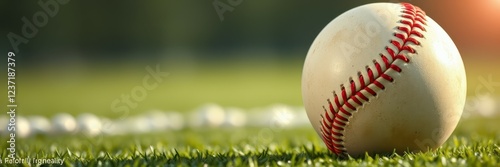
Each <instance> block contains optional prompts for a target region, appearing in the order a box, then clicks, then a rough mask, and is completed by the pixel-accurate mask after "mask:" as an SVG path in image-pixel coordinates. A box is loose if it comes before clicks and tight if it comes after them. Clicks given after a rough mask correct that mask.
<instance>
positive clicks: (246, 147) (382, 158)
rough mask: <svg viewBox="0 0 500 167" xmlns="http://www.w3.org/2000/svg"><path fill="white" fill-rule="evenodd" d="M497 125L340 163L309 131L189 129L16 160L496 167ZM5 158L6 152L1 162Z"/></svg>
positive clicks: (90, 140)
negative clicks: (432, 145) (425, 147)
mask: <svg viewBox="0 0 500 167" xmlns="http://www.w3.org/2000/svg"><path fill="white" fill-rule="evenodd" d="M498 121H500V118H495V119H493V118H491V119H486V120H485V119H478V118H476V119H474V118H472V119H466V120H462V122H461V123H460V125H459V127H458V129H457V131H456V132H455V133H454V135H453V136H452V137H451V138H450V139H449V140H448V141H447V142H446V143H445V144H444V146H443V147H441V148H439V149H438V150H436V151H430V152H424V153H408V154H404V155H398V154H392V155H375V156H366V157H361V158H339V157H337V156H335V155H333V154H332V153H330V152H329V151H328V150H327V149H326V147H325V146H324V145H323V144H322V142H321V141H320V140H319V137H317V136H316V134H315V133H314V131H313V130H312V129H311V128H309V127H304V128H298V129H274V130H272V129H269V128H241V129H236V128H227V129H187V130H183V131H167V132H164V133H161V134H146V135H140V136H133V135H129V136H97V137H88V136H83V135H72V136H64V137H56V138H54V137H49V136H38V137H36V138H28V139H22V140H19V142H18V143H21V144H20V145H19V146H18V148H19V149H20V150H21V151H20V152H19V153H18V155H19V157H31V158H39V159H41V158H60V159H64V164H63V165H64V166H164V165H167V166H170V165H173V166H177V165H183V166H204V165H208V166H498V165H500V133H498V130H497V128H498ZM124 139H125V140H124ZM6 154H7V153H6V151H5V150H3V153H2V159H4V158H5V156H6ZM25 165H27V164H25Z"/></svg>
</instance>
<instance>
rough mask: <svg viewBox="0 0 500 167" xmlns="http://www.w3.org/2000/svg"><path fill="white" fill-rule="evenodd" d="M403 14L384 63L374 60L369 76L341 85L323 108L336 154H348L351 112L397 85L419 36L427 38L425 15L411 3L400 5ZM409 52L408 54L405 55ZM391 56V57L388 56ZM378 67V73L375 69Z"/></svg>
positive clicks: (324, 128) (325, 132)
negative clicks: (346, 130)
mask: <svg viewBox="0 0 500 167" xmlns="http://www.w3.org/2000/svg"><path fill="white" fill-rule="evenodd" d="M401 5H402V8H403V9H402V11H401V13H402V14H401V15H400V20H399V24H400V26H396V31H395V32H394V34H393V36H394V37H393V39H391V40H390V41H389V45H388V46H386V47H385V48H384V52H385V53H380V54H379V55H380V57H381V63H379V61H380V60H379V61H377V60H375V59H374V60H373V66H372V67H369V66H368V65H367V66H365V70H366V73H365V74H364V75H363V73H362V72H361V71H358V76H357V79H358V81H357V82H356V81H355V80H354V79H353V78H352V77H351V78H349V87H348V88H347V89H346V87H344V85H343V84H341V85H340V90H341V93H340V97H339V96H338V95H337V93H336V92H335V91H334V92H333V100H331V99H327V102H328V105H327V106H328V108H327V107H325V106H323V109H324V113H323V114H322V115H321V121H320V124H321V136H322V139H323V141H324V142H325V144H326V146H327V147H328V149H329V150H330V151H332V152H334V153H335V154H337V155H347V149H346V148H345V146H344V128H345V127H346V126H347V124H348V122H349V119H350V118H351V116H352V113H353V112H355V111H356V110H357V108H358V107H361V106H363V104H365V102H368V101H370V98H374V97H376V96H377V92H380V91H383V90H385V89H386V85H387V84H388V83H392V82H394V78H395V77H396V76H395V75H396V74H398V73H401V72H402V69H401V67H400V66H402V65H404V64H406V63H409V62H410V59H409V58H408V57H409V55H408V54H410V53H411V54H417V53H416V50H415V49H414V48H413V47H412V44H413V45H418V46H420V42H419V41H418V40H417V38H416V37H419V38H424V35H423V34H422V32H425V31H426V29H425V27H424V26H425V25H426V18H425V16H426V15H425V12H424V11H422V10H421V9H420V8H418V7H416V6H413V5H412V4H409V3H401ZM405 52H406V54H405ZM387 55H389V56H387ZM373 67H375V70H372V68H373Z"/></svg>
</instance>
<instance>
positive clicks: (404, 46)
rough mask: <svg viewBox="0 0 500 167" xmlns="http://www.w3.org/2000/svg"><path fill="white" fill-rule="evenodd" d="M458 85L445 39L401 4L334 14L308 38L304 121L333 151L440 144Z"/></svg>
mask: <svg viewBox="0 0 500 167" xmlns="http://www.w3.org/2000/svg"><path fill="white" fill-rule="evenodd" d="M466 86H467V85H466V76H465V70H464V65H463V62H462V59H461V57H460V53H459V52H458V49H457V48H456V46H455V44H454V43H453V41H452V39H451V38H450V37H449V36H448V34H447V33H446V32H445V31H444V30H443V28H441V27H440V26H439V25H438V24H437V23H436V22H435V21H434V20H432V19H431V18H430V17H428V16H426V14H425V12H423V11H422V10H421V9H420V8H418V7H416V6H413V5H411V4H408V3H373V4H367V5H363V6H359V7H356V8H354V9H351V10H349V11H347V12H345V13H343V14H341V15H339V16H338V17H337V18H335V19H334V20H333V21H331V22H330V23H329V24H328V25H327V26H326V27H325V28H324V29H323V30H322V31H321V32H320V33H319V35H318V36H317V37H316V39H315V40H314V42H313V43H312V45H311V47H310V49H309V52H308V54H307V57H306V60H305V64H304V69H303V74H302V95H303V102H304V105H305V108H306V111H307V115H308V117H309V120H310V121H311V124H312V125H313V127H314V129H315V130H316V132H317V133H318V135H319V136H320V137H321V138H322V139H323V141H324V142H325V144H326V146H327V147H328V149H329V150H331V151H332V152H334V153H336V154H338V155H352V156H357V155H363V154H365V152H368V153H369V154H375V153H392V152H393V151H396V152H397V153H403V152H405V151H411V152H418V151H427V150H430V149H435V148H437V147H439V146H441V145H442V144H443V143H444V142H445V141H446V140H447V139H448V137H449V136H450V135H451V133H452V132H453V130H454V129H455V127H456V126H457V123H458V121H459V119H460V117H461V114H462V111H463V108H464V105H465V97H466Z"/></svg>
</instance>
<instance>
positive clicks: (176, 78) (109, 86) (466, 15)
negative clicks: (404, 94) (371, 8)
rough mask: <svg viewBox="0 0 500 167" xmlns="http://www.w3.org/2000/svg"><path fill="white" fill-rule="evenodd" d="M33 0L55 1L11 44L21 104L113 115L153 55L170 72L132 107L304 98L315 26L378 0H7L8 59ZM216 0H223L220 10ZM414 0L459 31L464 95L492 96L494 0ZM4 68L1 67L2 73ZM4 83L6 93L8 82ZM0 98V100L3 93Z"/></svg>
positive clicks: (497, 80) (2, 4)
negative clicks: (22, 40) (22, 39)
mask: <svg viewBox="0 0 500 167" xmlns="http://www.w3.org/2000/svg"><path fill="white" fill-rule="evenodd" d="M39 2H43V3H46V2H56V3H57V4H58V8H57V9H58V11H57V12H56V13H55V14H54V16H53V17H51V16H48V17H47V22H46V24H43V26H41V27H37V32H36V34H35V35H34V36H33V37H32V38H26V40H27V43H21V44H19V45H18V49H19V51H18V52H17V53H16V63H17V64H16V68H17V77H16V79H17V88H16V93H17V103H18V105H19V107H18V110H19V112H21V113H22V114H25V115H35V114H36V115H46V116H52V115H53V114H55V113H59V112H67V113H71V114H77V113H81V112H90V113H95V114H97V115H103V116H107V117H118V116H120V113H117V112H114V111H113V110H112V104H113V102H115V101H116V100H120V99H122V97H123V96H127V95H130V94H131V93H132V92H133V91H134V90H136V88H137V87H141V86H143V78H144V77H145V76H148V75H149V73H148V70H147V68H148V67H150V68H153V69H155V68H156V67H157V66H159V67H160V69H161V71H163V72H168V73H169V75H168V77H166V78H164V79H163V80H162V82H159V83H158V87H156V88H154V89H152V90H147V91H146V94H144V98H141V100H138V101H134V105H132V106H129V108H130V113H131V114H134V113H136V114H137V113H141V112H145V111H148V110H152V109H160V110H174V111H191V110H193V109H195V108H197V107H199V106H201V105H203V104H205V103H216V104H220V105H222V106H236V107H241V108H252V107H259V106H267V105H271V104H275V103H283V104H289V105H294V106H301V105H302V100H301V94H300V77H301V71H302V63H303V61H304V58H305V55H306V53H307V50H308V48H309V46H310V44H311V43H312V41H313V40H314V38H315V37H316V35H317V34H318V33H319V32H320V31H321V29H322V28H323V27H324V26H325V25H326V24H327V23H328V22H330V21H331V20H332V19H334V18H335V17H336V16H338V15H339V14H341V13H342V12H344V11H346V10H349V9H351V8H353V7H355V6H359V5H362V4H366V3H370V2H376V1H368V0H363V1H355V2H347V1H342V2H340V1H312V2H309V1H308V2H305V1H286V0H274V1H264V0H260V1H250V0H242V1H241V3H239V4H231V3H230V1H226V0H218V1H191V0H187V1H170V0H167V1H159V0H156V1H97V0H89V1H76V0H73V1H71V0H70V1H69V2H68V3H66V4H60V2H63V1H62V0H61V1H56V0H52V1H48V0H42V1H13V0H3V1H0V23H1V24H0V35H2V38H0V55H4V56H5V57H4V58H5V59H6V57H7V52H8V51H12V50H13V46H12V45H11V43H10V41H9V38H8V34H9V33H14V34H17V35H20V36H22V31H23V26H24V24H25V22H23V18H24V17H25V18H26V19H27V20H30V21H32V20H33V16H34V15H35V16H36V14H37V12H40V11H42V12H43V11H44V9H43V7H41V6H40V5H39ZM215 2H218V3H217V4H219V5H220V4H225V5H227V6H226V7H229V8H227V9H230V10H228V11H226V12H224V13H223V14H222V17H220V16H219V14H218V13H217V9H216V7H214V3H215ZM234 2H238V1H234ZM377 2H383V1H377ZM385 2H387V1H385ZM391 2H397V1H391ZM410 2H411V3H413V4H415V5H417V6H420V7H421V8H422V9H423V10H425V11H426V12H427V14H428V15H429V16H430V17H432V18H433V19H434V20H436V21H437V22H438V23H439V24H440V25H441V26H442V27H443V28H444V29H445V30H446V31H447V32H448V33H449V35H450V36H451V37H452V39H453V40H454V41H455V43H456V45H457V47H458V48H459V50H460V52H461V54H462V58H463V60H464V63H465V66H466V70H467V75H468V86H469V91H468V95H469V98H471V99H474V98H477V97H483V95H487V96H488V97H491V98H492V99H496V102H495V103H498V95H499V94H500V93H499V92H500V73H499V71H500V67H499V66H498V65H499V63H500V54H499V52H498V48H499V47H500V1H499V0H482V1H472V0H464V1H460V2H456V1H451V0H443V1H439V2H435V1H423V0H419V1H410ZM219 8H221V6H219ZM50 9H51V10H55V9H56V8H55V6H51V7H50ZM444 11H446V12H444ZM36 18H38V19H39V20H43V18H41V19H40V17H36ZM6 64H7V63H6V61H4V63H2V64H0V67H1V68H4V69H5V68H6ZM0 76H1V77H2V78H6V72H2V73H1V74H0ZM4 81H5V80H4ZM485 81H486V82H485ZM1 85H2V87H3V90H2V91H4V92H6V82H2V84H1ZM1 98H2V103H1V104H2V106H5V104H6V103H7V101H6V96H5V94H4V96H2V97H1ZM472 101H473V100H472ZM468 107H469V108H470V107H474V104H468ZM466 108H467V106H466ZM496 111H498V109H496Z"/></svg>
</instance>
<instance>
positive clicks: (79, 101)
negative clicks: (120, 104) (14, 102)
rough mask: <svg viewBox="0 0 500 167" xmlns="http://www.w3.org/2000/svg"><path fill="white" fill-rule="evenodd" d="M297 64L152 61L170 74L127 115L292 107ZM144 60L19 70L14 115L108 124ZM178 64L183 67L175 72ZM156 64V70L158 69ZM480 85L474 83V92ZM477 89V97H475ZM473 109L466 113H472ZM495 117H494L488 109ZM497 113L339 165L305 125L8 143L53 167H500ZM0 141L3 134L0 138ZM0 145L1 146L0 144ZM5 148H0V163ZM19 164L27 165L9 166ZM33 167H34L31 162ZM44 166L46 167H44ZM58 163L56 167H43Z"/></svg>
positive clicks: (476, 69)
mask: <svg viewBox="0 0 500 167" xmlns="http://www.w3.org/2000/svg"><path fill="white" fill-rule="evenodd" d="M302 61H303V60H290V61H282V60H272V59H270V60H266V61H262V60H259V61H253V62H252V61H247V60H244V61H228V62H223V63H219V64H217V65H213V64H204V63H203V62H191V63H183V64H182V65H181V66H179V65H178V66H176V65H175V64H168V63H166V64H163V63H158V64H161V67H162V69H165V71H166V72H169V73H170V75H169V76H168V77H167V79H165V81H164V82H162V83H161V84H160V86H159V87H158V88H156V89H154V90H152V91H149V92H148V94H147V97H146V99H145V100H142V101H138V102H137V103H138V106H137V107H134V108H131V111H130V113H129V114H130V115H137V114H141V113H143V112H146V111H149V110H151V109H160V110H173V111H179V112H181V113H185V112H189V111H191V110H193V109H195V108H197V107H199V106H200V105H202V104H204V103H207V102H213V103H216V104H219V105H221V106H235V107H240V108H243V109H248V108H252V107H256V106H267V105H270V104H275V103H284V104H288V105H294V106H301V105H302V102H301V95H300V75H301V67H302ZM493 64H495V63H494V62H493V63H492V64H488V63H485V64H483V63H477V62H470V61H467V62H466V67H467V75H468V86H469V91H468V95H469V98H475V97H477V96H478V95H479V94H478V93H485V92H486V93H490V94H491V95H492V96H493V97H496V96H498V93H499V92H500V91H498V90H496V89H498V88H500V87H497V86H496V85H493V86H494V87H493V88H494V89H487V88H488V87H487V86H488V85H486V86H485V85H484V83H482V79H481V78H483V80H484V78H486V80H487V79H488V76H489V75H492V76H493V78H494V81H497V80H498V79H497V78H500V76H498V73H497V72H495V71H498V70H497V69H498V67H496V66H495V65H493ZM155 65H157V64H154V63H153V64H151V63H137V64H134V65H130V64H124V65H120V64H118V65H115V66H113V69H111V68H109V67H106V66H102V67H98V66H96V67H95V68H94V66H92V67H93V68H89V67H86V68H77V67H68V68H62V67H61V68H54V69H46V68H45V67H39V68H43V69H44V70H39V69H36V68H34V69H29V70H28V69H27V70H24V71H21V72H20V77H19V80H18V81H19V85H18V86H19V90H20V91H19V98H18V100H19V111H20V112H19V113H21V115H27V116H29V115H41V116H45V117H51V116H53V115H54V114H56V113H60V112H65V113H70V114H72V115H77V114H79V113H82V112H89V113H93V114H96V115H99V116H104V117H109V118H116V117H119V116H120V115H119V114H117V113H115V112H112V111H111V110H110V104H111V103H112V101H113V100H115V99H117V98H120V96H121V95H123V94H130V92H131V90H133V89H134V87H136V86H140V85H141V84H142V83H141V81H142V79H143V77H144V76H146V75H148V74H147V71H146V70H145V67H147V66H153V67H154V66H155ZM183 66H186V67H183ZM163 67H165V68H163ZM482 84H483V85H482ZM478 87H479V88H482V89H480V91H477V90H478ZM472 110H473V109H472ZM496 112H498V110H496ZM499 127H500V116H499V114H496V116H494V117H485V116H482V115H481V114H470V116H467V117H464V118H463V119H462V120H461V122H460V123H459V126H458V128H457V129H456V131H455V132H454V133H453V135H452V137H450V139H449V140H448V141H447V142H446V143H445V144H444V145H443V147H441V148H439V149H438V150H435V151H429V152H424V153H408V154H403V155H398V154H392V155H374V156H365V157H357V158H352V157H350V158H340V157H337V156H335V155H334V154H332V153H330V152H329V151H328V149H326V147H325V146H324V144H323V143H322V141H321V140H320V138H319V137H318V136H317V135H316V134H315V132H314V130H313V129H312V128H311V127H309V126H304V127H298V128H292V129H291V128H272V127H253V128H249V127H242V128H224V127H222V128H208V127H207V128H200V129H194V128H186V129H182V130H169V131H165V132H161V133H149V134H141V135H133V134H128V135H119V136H106V135H98V136H92V137H91V136H85V135H82V134H72V135H66V136H50V135H39V136H35V137H29V138H18V141H17V142H16V144H17V149H18V152H17V156H18V157H19V158H28V157H29V158H32V159H33V158H36V159H43V158H56V159H64V162H63V165H62V166H165V165H166V166H179V165H181V166H500V130H499V129H498V128H499ZM0 139H1V140H2V141H6V140H7V139H8V138H7V137H6V136H2V137H0ZM0 146H1V148H7V147H8V144H7V143H5V142H2V144H0ZM7 155H8V151H7V150H5V149H2V151H0V157H1V160H2V161H4V162H2V163H0V166H3V165H9V164H8V163H7V162H5V158H6V157H7ZM18 165H19V166H29V165H30V164H29V163H24V164H18ZM31 165H33V166H36V165H37V164H34V163H33V164H31ZM45 165H47V164H45ZM53 166H58V165H53Z"/></svg>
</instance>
